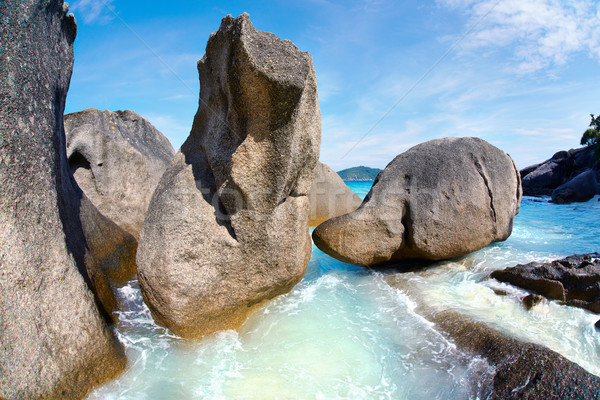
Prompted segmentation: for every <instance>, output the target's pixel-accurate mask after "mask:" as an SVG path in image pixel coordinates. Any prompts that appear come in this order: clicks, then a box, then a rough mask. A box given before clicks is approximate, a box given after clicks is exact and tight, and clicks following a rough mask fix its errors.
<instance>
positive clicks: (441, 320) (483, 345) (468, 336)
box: [433, 311, 600, 400]
mask: <svg viewBox="0 0 600 400" xmlns="http://www.w3.org/2000/svg"><path fill="white" fill-rule="evenodd" d="M433 320H434V322H435V323H436V326H437V327H438V328H440V329H442V330H443V331H445V332H446V333H447V334H449V335H450V336H451V337H452V339H453V341H454V342H455V343H456V345H457V346H458V347H459V348H460V349H463V350H466V351H470V352H473V353H474V354H476V355H479V356H481V357H485V358H486V359H487V360H488V362H489V363H491V364H492V365H494V366H495V370H494V372H493V376H492V380H493V384H492V390H491V393H486V394H484V396H483V397H482V398H486V399H503V400H504V399H531V400H533V399H561V400H564V399H573V400H574V399H581V400H584V399H597V398H598V396H599V393H600V377H597V376H596V375H593V374H590V373H589V372H587V371H586V370H584V369H583V368H581V367H580V366H579V365H577V364H575V363H573V362H571V361H569V360H567V359H566V358H564V357H563V356H561V355H560V354H558V353H556V352H554V351H552V350H550V349H548V348H546V347H544V346H540V345H537V344H534V343H527V342H522V341H519V340H517V339H514V338H511V337H508V336H506V335H505V334H503V333H501V332H499V331H497V330H495V329H492V328H490V327H488V326H487V325H485V324H483V323H480V322H475V321H472V320H470V319H469V318H468V317H465V316H464V315H461V314H458V313H456V312H452V311H443V312H438V313H435V314H434V315H433Z"/></svg>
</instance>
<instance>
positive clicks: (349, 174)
mask: <svg viewBox="0 0 600 400" xmlns="http://www.w3.org/2000/svg"><path fill="white" fill-rule="evenodd" d="M379 171H381V170H380V169H379V168H369V167H363V166H360V167H352V168H348V169H344V170H342V171H338V175H339V176H340V178H342V179H343V180H345V181H372V180H374V179H375V177H376V176H377V174H378V173H379Z"/></svg>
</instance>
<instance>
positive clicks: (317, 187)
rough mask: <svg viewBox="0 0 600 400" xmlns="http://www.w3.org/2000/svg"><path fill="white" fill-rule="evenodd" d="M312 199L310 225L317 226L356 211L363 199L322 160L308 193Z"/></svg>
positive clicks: (318, 164)
mask: <svg viewBox="0 0 600 400" xmlns="http://www.w3.org/2000/svg"><path fill="white" fill-rule="evenodd" d="M308 198H309V200H310V216H309V219H308V225H309V226H317V225H319V224H320V223H323V222H325V221H327V220H328V219H330V218H333V217H338V216H340V215H343V214H346V213H349V212H351V211H354V210H356V209H357V208H358V206H360V204H361V203H362V200H361V199H360V197H358V196H357V195H356V194H354V192H353V191H352V190H350V188H349V187H348V186H347V185H346V184H345V183H344V181H343V180H342V178H340V176H339V175H338V174H337V173H336V172H335V171H334V170H332V169H331V168H329V166H327V165H326V164H323V163H321V162H319V163H317V167H316V168H315V177H314V180H313V183H312V186H311V188H310V192H309V193H308Z"/></svg>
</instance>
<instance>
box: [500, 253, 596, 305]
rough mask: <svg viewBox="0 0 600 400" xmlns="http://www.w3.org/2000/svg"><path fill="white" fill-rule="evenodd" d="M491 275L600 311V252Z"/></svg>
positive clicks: (501, 271) (559, 299)
mask: <svg viewBox="0 0 600 400" xmlns="http://www.w3.org/2000/svg"><path fill="white" fill-rule="evenodd" d="M491 277H492V278H494V279H496V280H498V281H500V282H506V283H510V284H512V285H515V286H518V287H520V288H523V289H525V290H528V291H531V292H535V293H537V294H540V295H542V296H544V297H546V298H548V299H550V300H558V301H562V302H564V303H565V304H567V305H570V306H575V307H581V308H585V309H588V310H590V311H593V312H595V313H600V254H598V253H590V254H582V255H573V256H569V257H567V258H563V259H561V260H555V261H552V262H549V263H539V262H531V263H529V264H524V265H522V264H519V265H516V266H514V267H510V268H506V269H503V270H499V271H494V272H492V274H491Z"/></svg>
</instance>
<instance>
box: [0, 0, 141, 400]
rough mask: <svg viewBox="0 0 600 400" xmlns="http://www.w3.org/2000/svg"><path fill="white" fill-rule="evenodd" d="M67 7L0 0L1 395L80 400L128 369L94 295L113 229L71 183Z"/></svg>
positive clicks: (45, 0)
mask: <svg viewBox="0 0 600 400" xmlns="http://www.w3.org/2000/svg"><path fill="white" fill-rule="evenodd" d="M67 10H68V7H67V5H66V4H64V3H63V1H62V0H37V1H36V0H19V1H16V2H3V3H2V4H1V5H0V20H1V21H2V29H1V30H0V76H1V78H0V160H1V162H0V182H2V184H1V185H0V194H1V195H0V321H1V323H0V343H1V345H0V397H3V398H7V399H34V398H35V399H37V398H44V399H66V398H68V399H79V398H83V397H85V396H86V394H87V392H88V391H89V390H90V389H91V388H92V387H93V386H95V385H98V384H101V383H103V382H105V381H106V380H108V379H111V378H113V377H115V376H116V375H118V374H119V373H120V372H121V371H122V370H123V369H124V367H125V364H126V359H125V355H124V353H123V350H122V349H121V347H120V345H119V344H118V342H117V341H116V339H115V338H114V337H113V335H112V333H111V331H110V329H109V328H108V326H107V325H106V323H105V320H104V319H103V318H102V313H101V312H100V310H99V308H98V305H99V304H100V300H102V301H106V300H107V299H103V298H102V297H103V295H102V294H99V296H98V297H99V298H100V300H99V299H98V297H95V296H94V294H93V293H92V291H91V290H90V288H91V289H99V290H100V292H101V289H102V288H104V287H106V286H108V277H107V276H106V274H105V272H104V271H101V270H99V269H98V268H99V266H102V265H107V264H106V263H107V262H108V261H107V258H112V257H115V258H114V259H113V260H116V259H118V258H119V257H120V256H118V255H116V254H114V252H113V250H115V248H114V247H112V246H113V244H114V243H107V241H106V240H101V239H102V236H103V235H105V234H106V232H107V230H110V229H111V227H112V225H110V221H107V220H105V219H101V218H100V214H99V213H98V211H97V210H96V209H95V208H94V207H93V205H92V204H91V203H89V201H88V200H87V199H86V198H85V196H83V194H82V192H81V191H80V190H79V188H78V187H77V185H76V183H75V181H74V180H73V177H72V176H71V174H70V172H69V169H68V164H67V158H66V154H65V137H64V128H63V120H62V115H63V112H64V105H65V97H66V94H67V90H68V87H69V81H70V78H71V71H72V66H73V41H74V40H75V34H76V25H75V19H74V18H73V16H67V15H66V12H67ZM113 225H114V224H113ZM114 227H116V226H114ZM117 229H118V227H117ZM95 233H98V235H97V236H96V235H95ZM132 239H133V238H132ZM97 240H98V241H97ZM133 243H135V240H133ZM117 245H118V246H121V245H122V243H119V244H117ZM126 248H127V246H126V245H125V246H124V247H118V249H121V250H124V251H125V253H127V251H126ZM118 249H117V250H118ZM128 254H130V253H128ZM98 256H100V258H98ZM102 256H104V259H102ZM117 264H118V263H117ZM117 264H113V266H114V267H115V268H117V269H118V268H120V266H118V265H117Z"/></svg>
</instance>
